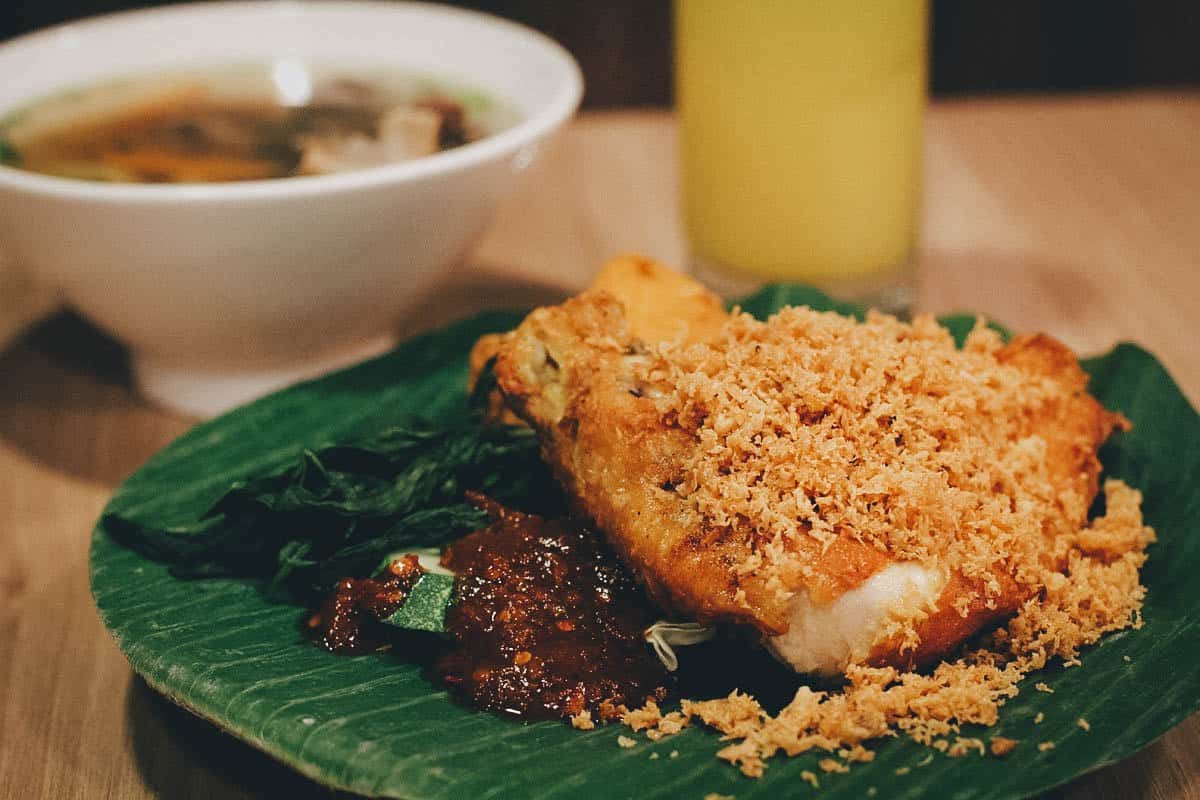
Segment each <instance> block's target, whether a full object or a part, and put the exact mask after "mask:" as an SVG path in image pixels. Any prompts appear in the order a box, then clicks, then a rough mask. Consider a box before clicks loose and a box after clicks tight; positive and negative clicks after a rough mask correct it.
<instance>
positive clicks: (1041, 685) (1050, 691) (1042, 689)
mask: <svg viewBox="0 0 1200 800" xmlns="http://www.w3.org/2000/svg"><path fill="white" fill-rule="evenodd" d="M1033 688H1035V689H1037V690H1038V691H1039V692H1045V693H1046V694H1054V690H1053V689H1051V688H1050V687H1049V686H1047V685H1046V684H1044V683H1042V682H1041V681H1038V682H1037V683H1035V684H1034V685H1033Z"/></svg>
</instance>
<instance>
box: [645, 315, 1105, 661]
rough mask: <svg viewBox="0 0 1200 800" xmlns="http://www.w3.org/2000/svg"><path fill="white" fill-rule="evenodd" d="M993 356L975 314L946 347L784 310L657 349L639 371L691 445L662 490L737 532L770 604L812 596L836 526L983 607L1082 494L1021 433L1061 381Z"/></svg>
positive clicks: (1030, 560) (929, 327) (1074, 509)
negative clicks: (773, 592)
mask: <svg viewBox="0 0 1200 800" xmlns="http://www.w3.org/2000/svg"><path fill="white" fill-rule="evenodd" d="M1001 350H1002V343H1001V341H1000V339H999V337H998V335H997V334H996V333H995V332H994V331H992V330H990V329H988V328H987V327H986V326H984V325H983V324H982V321H981V322H980V323H979V324H977V326H976V328H975V330H974V331H973V332H972V333H971V334H970V336H969V338H968V340H967V342H966V345H965V347H964V348H963V349H961V350H959V349H957V348H956V347H955V345H954V341H953V339H952V338H951V336H950V334H949V333H948V332H947V331H946V330H945V329H944V328H942V327H940V326H939V325H938V324H937V323H936V321H935V320H934V319H933V318H932V317H929V316H920V317H917V319H916V320H915V321H914V322H913V323H912V324H911V325H910V324H906V323H903V322H900V321H898V320H896V319H895V318H893V317H890V316H887V315H883V314H875V313H872V314H871V315H870V316H869V317H868V318H867V320H866V321H865V322H863V323H859V322H857V321H855V320H854V319H852V318H849V317H844V316H840V315H838V314H833V313H818V312H815V311H812V310H810V309H807V308H787V309H784V310H782V311H780V312H779V313H778V314H776V315H775V316H774V317H772V318H771V319H769V320H768V321H766V322H760V321H758V320H755V319H754V318H752V317H751V316H749V315H747V314H741V315H736V316H734V317H733V318H731V320H730V321H729V322H728V323H727V324H726V325H725V327H724V329H723V335H722V336H721V337H720V338H718V339H716V340H713V341H711V342H704V343H697V344H690V345H682V346H678V347H670V346H664V347H663V348H660V350H658V351H656V352H655V354H654V357H653V358H651V359H649V360H648V362H647V365H646V366H645V368H644V370H645V372H644V376H643V377H644V380H645V381H646V382H647V383H648V384H650V385H653V386H655V387H656V389H657V391H656V392H655V396H656V397H657V403H658V408H659V411H660V413H662V414H663V415H664V418H665V419H666V420H667V421H668V423H669V424H674V425H677V426H679V427H680V428H682V429H684V430H686V431H688V432H690V433H692V434H693V435H694V436H695V437H696V440H697V442H698V446H697V447H696V448H695V450H694V452H693V453H692V455H691V457H690V458H689V460H688V461H687V463H685V464H684V466H683V474H682V476H681V479H680V481H679V482H678V484H677V485H676V486H675V487H674V489H675V491H676V492H678V493H679V494H680V495H681V496H683V497H685V498H686V501H687V502H686V506H687V509H688V513H689V514H690V515H691V519H690V520H689V521H690V523H691V524H692V525H694V526H696V527H697V529H701V530H714V529H733V530H739V531H749V535H750V537H751V541H752V543H753V553H752V554H751V555H750V556H749V557H748V558H747V559H746V560H745V561H744V562H743V563H740V564H736V565H734V566H733V568H732V569H733V571H734V572H735V573H736V574H738V575H746V574H749V573H754V572H757V573H760V574H768V575H771V576H772V579H771V580H772V582H773V583H772V585H774V586H775V587H776V588H777V593H778V595H779V596H780V597H781V598H786V597H788V596H790V595H791V594H792V593H793V592H795V591H797V590H798V589H806V590H809V591H815V590H816V589H817V587H818V585H819V581H818V578H819V577H820V576H818V575H815V574H814V571H813V567H812V557H811V554H812V553H813V552H814V548H816V550H817V551H818V552H824V551H825V550H826V549H827V548H829V547H830V546H831V545H832V544H833V543H834V542H835V540H837V539H838V538H839V537H848V538H849V539H853V540H855V541H857V542H861V543H866V544H868V545H870V546H872V547H874V548H875V549H876V550H878V551H880V552H881V553H883V554H886V555H887V556H888V557H890V559H892V560H896V561H918V562H921V563H924V564H929V565H935V566H937V567H939V568H941V569H942V570H944V571H945V572H946V574H950V573H952V572H953V573H957V574H960V575H962V576H963V577H965V578H966V579H968V580H970V581H972V582H973V583H975V584H977V585H978V589H977V590H974V591H973V592H967V593H964V594H962V595H960V596H959V597H958V598H956V600H955V607H956V609H957V610H958V611H959V613H960V614H961V615H962V616H964V617H965V616H966V615H967V611H968V607H969V606H970V605H971V604H972V603H973V602H975V601H976V599H977V598H976V594H978V593H982V594H983V595H985V596H984V597H981V598H978V601H979V602H983V603H991V602H994V601H993V600H992V598H994V597H995V596H996V595H998V594H1000V593H1001V592H1002V591H1004V589H1005V587H1004V585H1003V583H1002V580H1001V579H1000V578H998V576H1008V575H1012V576H1013V577H1014V578H1015V579H1016V580H1017V581H1018V582H1020V583H1022V584H1024V585H1026V586H1030V587H1033V586H1036V585H1037V582H1038V579H1039V577H1040V575H1039V570H1038V569H1037V566H1038V564H1039V562H1040V560H1041V558H1042V557H1043V555H1044V554H1045V553H1046V552H1047V547H1048V539H1047V537H1053V536H1055V535H1064V534H1068V533H1077V532H1078V528H1079V525H1080V524H1081V523H1082V522H1083V521H1084V519H1085V517H1086V511H1087V504H1088V501H1089V500H1090V498H1089V497H1085V496H1084V495H1085V492H1084V491H1083V489H1082V487H1074V486H1064V485H1062V484H1063V481H1061V480H1059V481H1055V480H1054V479H1053V476H1052V475H1051V474H1050V466H1048V462H1050V461H1051V460H1052V459H1048V458H1047V443H1046V441H1045V440H1044V439H1043V438H1042V437H1041V436H1038V435H1036V433H1033V432H1031V425H1030V420H1031V419H1034V418H1036V416H1037V415H1038V414H1039V413H1042V412H1044V411H1045V410H1046V409H1047V408H1050V407H1052V405H1053V404H1054V403H1055V402H1056V401H1058V400H1060V399H1061V398H1062V396H1063V386H1062V385H1061V384H1060V383H1056V382H1055V378H1054V377H1052V376H1047V375H1042V374H1037V373H1036V372H1034V371H1030V370H1024V369H1020V368H1018V367H1017V366H1014V365H1011V364H1007V363H1005V362H1004V360H1003V358H1002V357H1000V356H999V355H998V354H999V353H1000V351H1001ZM798 454H802V457H798ZM1111 524H1112V525H1114V526H1116V527H1117V528H1119V529H1120V530H1124V531H1127V530H1128V526H1127V525H1125V524H1124V521H1122V520H1114V521H1113V522H1112V523H1111ZM1095 533H1096V535H1098V536H1100V537H1101V538H1102V539H1103V540H1104V541H1105V542H1107V543H1108V545H1106V546H1112V547H1117V548H1120V547H1123V546H1126V545H1127V543H1126V542H1121V541H1117V540H1115V539H1114V538H1113V537H1112V536H1111V535H1109V534H1108V533H1106V532H1105V531H1104V530H1102V529H1101V530H1097V531H1095ZM1081 546H1084V547H1085V548H1086V549H1089V550H1094V549H1095V547H1097V546H1099V545H1091V544H1088V543H1087V542H1084V543H1081ZM890 634H891V635H892V636H901V637H904V636H905V635H906V634H905V631H904V630H903V628H901V629H899V630H892V631H890ZM908 638H912V636H911V630H910V631H909V632H908ZM911 644H912V643H910V646H911Z"/></svg>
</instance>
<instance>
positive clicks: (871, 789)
mask: <svg viewBox="0 0 1200 800" xmlns="http://www.w3.org/2000/svg"><path fill="white" fill-rule="evenodd" d="M877 794H879V790H878V789H876V788H875V787H874V786H868V787H867V797H874V796H875V795H877Z"/></svg>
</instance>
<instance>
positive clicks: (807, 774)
mask: <svg viewBox="0 0 1200 800" xmlns="http://www.w3.org/2000/svg"><path fill="white" fill-rule="evenodd" d="M800 780H802V781H804V782H805V783H807V784H809V785H810V786H812V787H813V788H814V789H820V788H821V782H820V781H819V780H817V773H815V772H813V771H811V770H807V769H805V770H801V771H800Z"/></svg>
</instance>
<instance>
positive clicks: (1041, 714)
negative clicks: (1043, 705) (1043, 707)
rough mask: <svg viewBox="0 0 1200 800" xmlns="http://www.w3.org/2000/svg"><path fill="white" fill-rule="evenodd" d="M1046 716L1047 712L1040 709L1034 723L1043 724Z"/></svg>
mask: <svg viewBox="0 0 1200 800" xmlns="http://www.w3.org/2000/svg"><path fill="white" fill-rule="evenodd" d="M1045 718H1046V715H1045V714H1043V713H1042V712H1040V711H1039V712H1038V713H1037V716H1036V717H1034V718H1033V724H1034V725H1041V724H1042V720H1044V719H1045Z"/></svg>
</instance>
